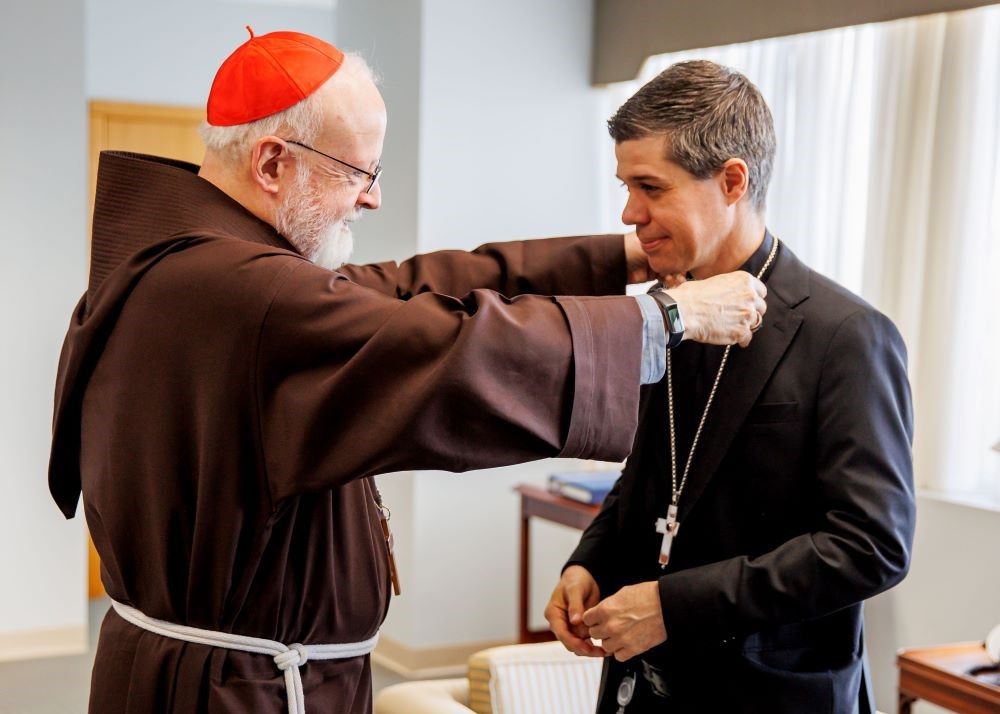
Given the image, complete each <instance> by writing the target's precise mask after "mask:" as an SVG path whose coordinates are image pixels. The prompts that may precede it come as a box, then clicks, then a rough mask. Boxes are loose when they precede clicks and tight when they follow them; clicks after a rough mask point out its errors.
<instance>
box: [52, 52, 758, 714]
mask: <svg viewBox="0 0 1000 714" xmlns="http://www.w3.org/2000/svg"><path fill="white" fill-rule="evenodd" d="M208 124H209V126H208V127H206V129H205V131H204V138H205V142H206V144H207V152H206V155H205V161H204V164H203V166H202V167H201V168H200V170H199V169H198V167H195V166H191V165H187V164H182V163H179V162H174V161H168V160H165V159H158V158H155V157H149V156H139V155H130V154H106V155H104V156H103V157H102V159H101V165H100V171H99V176H98V187H97V199H96V205H95V214H94V230H93V247H92V260H91V279H90V285H89V289H88V291H87V294H86V295H85V296H84V298H83V300H82V301H81V303H80V305H79V306H78V308H77V310H76V312H75V314H74V316H73V318H72V322H71V325H70V328H69V333H68V335H67V337H66V342H65V345H64V348H63V354H62V359H61V362H60V372H59V379H58V384H57V391H56V413H55V425H54V440H53V447H52V457H51V465H50V474H49V478H50V486H51V490H52V493H53V495H54V497H55V499H56V501H57V502H58V504H59V506H60V508H61V509H62V510H63V512H64V513H65V514H66V516H67V517H72V516H73V514H74V512H75V510H76V506H77V501H78V499H79V496H80V492H81V489H82V492H83V502H84V509H85V512H86V516H87V522H88V525H89V527H90V531H91V534H92V536H93V539H94V543H95V545H96V546H97V550H98V552H99V553H100V556H101V565H102V579H103V582H104V584H105V586H106V588H107V591H108V593H109V595H110V596H111V598H112V599H113V609H112V610H111V611H109V612H108V614H107V616H106V618H105V620H104V623H103V626H102V628H101V638H100V643H99V645H98V651H97V657H96V661H95V664H94V673H93V683H92V688H91V700H90V708H91V711H93V712H98V713H100V714H113V713H115V712H137V713H138V712H142V713H143V714H148V713H149V712H156V711H177V712H209V711H211V712H223V711H225V712H277V711H280V710H283V709H285V708H286V707H287V710H288V711H289V712H293V713H295V712H300V713H301V712H303V711H304V710H305V704H304V702H305V701H306V700H308V702H309V704H308V708H309V709H310V710H311V711H317V712H318V711H328V712H338V713H345V712H347V713H363V712H369V711H370V709H371V674H370V665H369V658H368V654H369V653H370V652H371V650H372V647H373V646H374V644H375V640H376V637H377V633H378V629H379V625H380V623H381V622H382V619H383V617H384V616H385V613H386V609H387V607H388V603H389V583H390V580H391V579H394V569H393V567H392V556H391V539H390V538H389V535H388V529H387V524H386V520H385V517H384V515H383V512H384V509H383V506H382V503H381V500H380V498H379V495H378V492H377V490H376V489H375V484H374V481H373V479H372V478H371V477H372V476H373V475H375V474H380V473H386V472H392V471H400V470H410V469H425V468H431V469H445V470H451V471H463V470H467V469H474V468H486V467H492V466H499V465H503V464H513V463H517V462H522V461H526V460H530V459H537V458H542V457H546V456H556V455H563V456H578V457H597V458H603V459H620V458H623V457H624V456H625V454H626V453H627V451H628V449H629V446H630V444H631V442H632V436H633V431H634V428H635V425H636V422H637V409H638V399H639V385H640V382H641V381H651V380H655V379H658V378H659V376H660V374H661V373H662V369H663V362H664V358H665V350H664V347H663V344H664V343H665V342H666V341H667V339H668V337H667V331H666V326H665V319H664V315H665V314H668V313H669V314H670V315H673V316H675V317H676V312H677V305H674V304H673V302H674V301H676V302H677V303H679V306H680V312H681V314H682V315H683V319H685V320H687V327H688V332H686V333H685V335H686V336H689V337H694V338H696V339H702V340H706V341H710V342H715V343H720V344H726V343H732V342H734V341H735V342H739V343H741V344H747V343H748V342H749V340H750V328H751V327H752V326H753V324H754V322H755V321H757V322H759V320H760V317H761V313H762V312H763V310H765V309H766V307H765V305H764V303H763V300H762V295H763V287H762V285H761V284H760V283H759V282H758V281H756V280H754V279H753V278H752V277H751V276H749V275H747V274H745V273H743V274H734V275H729V276H725V277H722V278H719V279H718V280H715V281H708V282H706V283H705V284H702V285H698V286H682V287H681V288H679V289H678V290H676V291H671V293H670V294H669V295H668V294H666V293H659V294H657V296H656V298H655V300H653V299H649V298H647V297H645V296H644V297H643V299H642V300H641V301H637V300H636V299H634V298H631V297H625V296H623V295H620V293H621V292H622V291H623V288H624V284H625V281H626V275H627V273H628V274H630V275H632V276H633V277H634V278H640V277H641V278H645V277H646V274H647V272H648V266H647V264H646V259H645V257H644V256H643V254H642V252H641V250H639V246H638V243H637V242H636V240H635V237H634V236H633V237H632V238H631V242H628V241H627V242H626V243H625V244H624V247H623V242H622V236H620V235H618V236H598V237H585V238H568V239H552V240H548V241H529V242H520V243H510V244H498V245H490V246H485V247H483V248H480V249H478V250H476V251H474V252H472V253H462V252H457V251H448V252H442V253H437V254H432V255H428V256H420V257H416V258H413V259H412V260H410V261H407V262H406V263H404V264H402V265H396V264H393V263H386V264H381V265H374V266H367V267H344V268H341V264H342V263H343V262H344V261H345V260H346V259H347V257H348V254H349V252H350V246H351V233H350V222H351V221H352V220H354V219H355V218H356V217H357V216H358V214H359V213H360V211H361V209H364V208H369V209H375V208H378V207H379V202H380V192H379V185H378V177H379V173H380V171H381V168H380V164H379V156H380V154H381V151H382V141H383V135H384V132H385V124H386V115H385V107H384V105H383V103H382V99H381V97H380V96H379V93H378V91H377V90H376V88H375V85H374V84H373V83H372V81H371V76H370V73H369V72H368V70H367V69H366V67H365V66H364V64H363V62H361V61H360V59H358V58H356V57H345V56H344V55H343V54H342V53H341V52H340V51H339V50H337V49H336V48H335V47H332V46H331V45H329V44H327V43H325V42H322V41H320V40H317V39H316V38H313V37H309V36H307V35H302V34H298V33H288V32H281V33H272V34H270V35H265V36H262V37H256V38H255V37H253V36H252V33H251V39H250V40H249V41H248V42H247V43H245V44H244V45H242V46H241V47H240V48H239V49H237V50H236V52H234V53H233V55H232V56H231V57H229V58H228V59H227V60H226V62H225V63H224V64H223V65H222V67H221V68H220V70H219V72H218V74H217V76H216V79H215V82H214V84H213V87H212V91H211V94H210V96H209V100H208ZM627 256H628V259H627ZM338 268H340V269H339V270H337V271H336V272H331V270H330V269H338ZM614 293H619V295H618V296H613V295H614ZM545 295H583V296H590V297H545ZM450 296H459V297H450ZM600 296H608V297H600ZM658 303H660V304H662V305H663V312H661V310H660V309H658V307H659V306H658ZM675 332H676V331H675ZM671 337H677V335H676V334H675V335H672V336H671ZM671 341H673V340H671Z"/></svg>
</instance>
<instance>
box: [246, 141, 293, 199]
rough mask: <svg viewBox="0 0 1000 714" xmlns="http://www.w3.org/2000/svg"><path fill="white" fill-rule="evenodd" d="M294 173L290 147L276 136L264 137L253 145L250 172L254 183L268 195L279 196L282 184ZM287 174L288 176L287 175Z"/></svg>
mask: <svg viewBox="0 0 1000 714" xmlns="http://www.w3.org/2000/svg"><path fill="white" fill-rule="evenodd" d="M291 171H292V156H291V154H290V152H289V151H288V145H287V144H286V143H285V142H284V141H283V140H282V139H280V138H278V137H276V136H264V137H261V138H260V139H258V140H257V143H255V144H254V145H253V154H252V156H251V159H250V172H251V178H252V179H253V182H254V183H255V184H257V185H258V186H259V187H260V188H261V189H263V190H264V191H265V192H266V193H270V194H277V193H278V191H279V190H280V188H281V182H282V181H283V180H284V181H287V177H288V175H291V174H290V172H291ZM286 174H287V175H286Z"/></svg>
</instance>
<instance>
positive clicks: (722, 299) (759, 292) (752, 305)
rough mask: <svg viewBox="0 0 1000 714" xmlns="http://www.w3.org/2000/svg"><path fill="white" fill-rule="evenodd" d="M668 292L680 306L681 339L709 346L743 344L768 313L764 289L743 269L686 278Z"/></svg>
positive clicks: (760, 283)
mask: <svg viewBox="0 0 1000 714" xmlns="http://www.w3.org/2000/svg"><path fill="white" fill-rule="evenodd" d="M667 292H668V293H669V294H670V297H672V298H673V299H674V300H676V301H677V304H678V306H679V308H680V312H681V320H683V322H684V339H692V340H695V341H696V342H705V343H708V344H710V345H731V344H734V343H735V344H738V345H739V346H740V347H746V346H747V345H749V344H750V340H751V338H752V337H753V330H754V329H756V328H757V327H759V326H760V320H761V319H763V317H764V313H765V312H767V303H765V302H764V298H765V297H767V288H766V287H764V283H762V282H761V281H759V280H758V279H757V278H755V277H754V276H752V275H750V273H746V272H744V271H742V270H741V271H737V272H735V273H726V274H724V275H715V276H713V277H711V278H706V279H705V280H688V281H686V282H684V283H682V284H680V285H678V286H677V287H673V288H670V289H669V290H668V291H667Z"/></svg>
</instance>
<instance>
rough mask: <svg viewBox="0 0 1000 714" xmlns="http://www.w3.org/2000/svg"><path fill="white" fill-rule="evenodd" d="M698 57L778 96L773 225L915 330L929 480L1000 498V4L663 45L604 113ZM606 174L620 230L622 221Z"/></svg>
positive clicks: (922, 470)
mask: <svg viewBox="0 0 1000 714" xmlns="http://www.w3.org/2000/svg"><path fill="white" fill-rule="evenodd" d="M693 58H704V59H711V60H714V61H716V62H719V63H722V64H725V65H728V66H731V67H734V68H736V69H738V70H740V71H741V72H743V73H744V74H746V75H747V76H748V77H749V78H750V79H751V80H752V81H753V82H754V83H756V84H757V86H758V87H760V89H761V91H762V92H763V94H764V96H765V98H766V99H767V101H768V103H769V104H770V106H771V110H772V112H773V114H774V119H775V129H776V132H777V136H778V154H777V158H776V162H775V168H774V175H773V177H772V181H771V186H770V190H769V193H768V208H767V219H768V225H769V226H770V227H771V229H772V230H773V231H774V232H775V233H776V234H777V235H778V236H779V237H781V238H783V239H784V240H785V241H786V242H787V243H788V244H789V245H790V246H791V247H792V248H793V250H795V251H796V253H797V254H798V255H799V256H800V257H801V258H803V259H804V260H805V262H806V263H808V264H809V265H810V266H812V267H813V268H815V269H816V270H818V271H820V272H822V273H825V274H827V275H829V276H830V277H832V278H833V279H835V280H837V281H838V282H840V283H841V284H843V285H845V286H846V287H848V288H849V289H851V290H853V291H854V292H857V293H859V294H860V295H862V296H863V297H865V298H866V299H867V300H869V301H870V302H872V303H873V304H874V305H875V306H876V307H878V308H879V309H880V310H882V311H883V312H885V313H886V314H888V315H889V316H890V317H891V318H892V319H893V320H894V321H895V322H896V324H897V326H898V327H899V328H900V331H901V332H902V333H903V337H904V339H905V340H906V343H907V346H908V347H909V353H910V379H911V382H912V384H913V389H914V400H915V409H916V420H917V431H916V439H915V445H914V457H915V463H916V476H917V485H918V487H920V488H923V489H927V490H932V491H940V492H945V493H947V494H949V495H950V496H956V497H961V498H966V499H968V498H972V499H975V500H977V501H980V502H985V501H989V502H994V503H1000V453H998V452H997V451H995V450H993V449H992V448H991V447H992V446H993V445H994V444H996V443H997V442H998V441H1000V8H998V7H996V6H993V7H986V8H981V9H977V10H971V11H966V12H958V13H949V14H941V15H931V16H927V17H920V18H911V19H907V20H900V21H896V22H891V23H882V24H877V25H865V26H860V27H852V28H844V29H838V30H830V31H826V32H818V33H811V34H807V35H798V36H794V37H784V38H776V39H770V40H763V41H758V42H750V43H745V44H740V45H732V46H727V47H718V48H711V49H706V50H695V51H689V52H679V53H672V54H669V55H661V56H658V57H653V58H650V59H649V60H648V61H647V63H646V66H645V67H644V68H643V71H642V75H641V76H640V78H639V79H638V80H637V81H635V82H628V83H622V84H619V85H613V86H611V87H609V88H608V89H607V90H606V91H605V100H606V101H605V105H604V107H603V112H604V117H603V118H607V117H608V116H610V115H611V114H612V113H613V112H614V111H615V109H617V107H618V106H619V105H620V104H621V103H622V102H623V101H625V99H627V98H628V97H629V96H630V95H631V94H632V93H633V92H635V91H636V90H637V89H638V88H639V87H640V86H641V85H642V83H644V82H645V81H648V80H649V79H651V78H652V77H653V76H655V75H656V74H657V73H658V72H659V71H661V70H662V69H664V68H666V67H667V66H669V65H670V64H673V63H674V62H677V61H681V60H684V59H693ZM605 148H606V153H605V154H604V156H605V158H606V162H607V163H606V170H605V171H604V172H603V173H604V176H607V177H612V176H613V175H614V155H613V151H612V149H613V147H612V146H611V145H610V142H607V146H606V147H605ZM607 186H608V187H607V190H606V191H605V196H606V203H607V210H606V214H607V225H606V226H605V228H606V229H607V230H621V228H622V226H621V223H620V211H621V208H622V206H623V205H624V198H625V196H624V193H623V189H622V188H621V187H620V186H619V185H618V183H617V182H616V181H613V180H612V179H609V180H608V184H607Z"/></svg>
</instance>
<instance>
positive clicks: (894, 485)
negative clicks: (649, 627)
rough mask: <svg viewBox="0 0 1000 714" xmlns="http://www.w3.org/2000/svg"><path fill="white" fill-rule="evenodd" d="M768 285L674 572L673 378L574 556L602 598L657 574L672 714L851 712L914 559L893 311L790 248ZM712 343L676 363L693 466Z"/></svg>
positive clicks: (651, 401)
mask: <svg viewBox="0 0 1000 714" xmlns="http://www.w3.org/2000/svg"><path fill="white" fill-rule="evenodd" d="M768 243H769V241H767V240H766V241H765V244H768ZM767 286H768V296H767V303H768V312H767V316H766V318H765V321H764V327H763V329H761V330H760V332H758V333H757V334H756V336H755V337H754V339H753V341H752V343H751V344H750V346H749V347H748V348H747V349H745V350H741V349H739V348H734V349H733V351H732V353H731V356H730V362H729V364H728V366H727V368H726V373H725V375H724V376H723V379H722V383H721V385H720V387H719V393H718V395H717V397H716V403H715V405H714V406H713V407H712V411H711V412H710V414H709V418H708V421H707V423H706V427H705V432H704V433H703V435H702V437H701V443H700V444H699V446H698V452H697V455H696V456H695V460H694V462H693V466H692V470H691V475H690V477H689V480H688V483H687V485H686V488H685V490H684V493H683V496H682V498H681V501H680V517H679V521H680V524H681V527H680V530H679V533H678V535H677V538H676V539H675V542H674V545H673V552H672V554H671V562H670V565H669V566H668V568H667V569H666V570H665V571H663V570H661V569H660V568H659V566H658V564H657V554H658V552H659V546H660V536H659V534H657V533H656V532H655V529H654V521H655V519H656V518H658V517H663V516H664V515H665V514H666V509H667V505H668V503H669V500H670V455H669V448H670V447H669V440H668V433H669V432H668V423H667V396H666V380H664V381H662V382H661V383H659V384H656V385H650V386H649V387H646V388H644V394H643V395H642V400H641V402H640V412H639V415H640V426H639V430H638V432H637V435H636V440H635V444H634V446H633V450H632V454H631V456H630V457H629V459H628V462H627V465H626V467H625V470H624V472H623V474H622V478H621V479H620V480H619V482H618V484H617V486H616V487H615V490H614V491H613V492H612V493H611V494H610V495H609V497H608V498H607V500H606V501H605V503H604V507H603V509H602V510H601V513H600V515H598V517H597V518H596V520H595V521H594V523H593V524H592V525H591V526H590V528H588V529H587V531H586V532H585V533H584V535H583V537H582V539H581V541H580V544H579V546H578V548H577V550H576V551H575V553H574V554H573V556H572V558H571V560H570V563H577V564H580V565H583V566H584V567H586V568H587V569H588V570H589V571H590V572H591V573H592V574H593V575H594V576H595V578H596V579H597V581H598V583H599V585H600V588H601V594H602V597H607V596H609V595H611V594H613V593H614V592H616V591H617V590H618V589H619V588H621V587H622V586H624V585H628V584H633V583H637V582H643V581H649V580H656V579H658V580H659V586H660V597H661V601H662V605H663V617H664V622H665V624H666V629H667V633H668V637H667V641H666V642H665V643H664V644H663V645H661V646H659V647H657V648H655V649H653V650H651V651H650V652H648V653H646V654H645V655H643V657H644V658H645V659H646V660H647V661H649V662H651V663H653V664H654V665H656V666H657V667H659V668H661V669H662V670H663V671H664V672H665V673H666V678H667V685H668V687H669V689H670V691H671V693H672V696H673V697H674V699H675V700H676V708H675V707H671V709H670V711H699V712H701V711H708V712H714V711H726V712H768V713H769V714H774V713H776V712H817V713H818V712H837V713H840V712H844V713H845V714H851V713H852V712H854V711H856V707H857V706H858V702H859V691H860V690H861V689H862V687H863V684H862V659H863V641H862V601H863V600H865V599H866V598H869V597H871V596H873V595H875V594H876V593H879V592H881V591H883V590H886V589H888V588H890V587H892V586H893V585H895V584H896V583H898V582H899V581H900V580H901V579H902V578H903V577H904V575H905V574H906V571H907V567H908V563H909V558H910V547H911V543H912V537H913V527H914V517H915V514H914V498H913V483H912V461H911V448H910V447H911V441H912V413H911V400H910V388H909V383H908V381H907V376H906V349H905V346H904V345H903V341H902V339H901V338H900V336H899V333H898V332H897V330H896V328H895V326H894V325H893V324H892V322H890V321H889V319H888V318H886V317H885V316H884V315H882V314H881V313H879V312H878V311H876V310H875V309H874V308H872V307H871V306H870V305H868V304H867V303H865V302H864V301H862V300H861V299H860V298H858V297H856V296H855V295H853V294H851V293H850V292H848V291H847V290H845V289H844V288H842V287H840V286H839V285H836V284H835V283H833V282H832V281H830V280H829V279H827V278H825V277H823V276H821V275H819V274H817V273H815V272H813V271H812V270H810V269H809V268H808V267H806V266H805V265H804V264H803V263H802V262H800V261H799V260H798V259H797V258H796V257H795V255H794V254H793V253H792V252H791V251H790V250H789V249H788V248H787V247H786V246H784V245H782V246H781V248H780V250H779V253H778V257H777V259H776V262H775V265H774V266H773V267H772V269H771V271H770V275H769V276H767ZM695 349H699V350H702V353H700V354H699V355H697V357H698V359H697V360H695V361H694V362H692V360H690V359H688V360H687V361H685V359H684V354H683V351H684V350H695ZM715 349H716V348H703V347H700V346H697V345H690V346H689V343H684V344H683V345H681V347H679V348H678V350H677V352H676V353H675V354H674V359H675V362H674V384H675V401H678V402H683V403H678V409H679V411H680V412H683V410H684V408H685V407H688V417H689V418H688V419H687V422H686V424H684V426H685V429H681V433H680V434H679V436H680V444H681V445H680V446H679V448H678V465H679V468H681V469H683V464H684V462H685V460H686V458H687V453H688V448H689V445H690V439H691V434H692V432H693V428H694V425H695V424H696V423H697V419H698V417H699V416H700V412H701V409H702V408H703V406H704V403H705V401H704V399H705V396H706V394H705V392H707V388H703V389H702V390H701V392H698V390H697V389H694V387H695V386H697V384H698V383H699V381H701V382H704V381H705V379H704V378H705V375H704V374H699V364H702V365H703V364H704V362H705V361H706V360H707V361H708V362H709V363H710V368H709V369H708V370H705V369H703V368H702V369H701V372H706V371H707V373H708V385H710V383H711V379H710V378H711V377H713V376H714V368H715V366H717V364H718V360H719V358H720V355H721V353H719V352H718V351H715V352H713V350H715ZM720 349H721V348H720ZM696 392H697V393H696ZM691 401H694V402H696V404H694V405H693V406H694V408H693V411H692V410H691V409H690V407H691V406H692V405H691V404H687V402H691ZM629 664H631V665H632V666H633V667H634V666H636V665H638V664H639V663H638V662H631V663H629ZM622 669H623V668H622V666H621V665H619V664H618V663H617V662H615V660H614V659H609V660H608V663H607V665H606V671H605V680H606V685H605V687H604V689H605V692H604V694H603V695H602V704H601V705H600V708H599V710H600V711H601V712H604V711H610V712H614V711H617V705H614V704H612V702H613V700H614V693H615V689H616V687H617V683H618V681H619V679H620V676H621V675H620V671H621V670H622ZM863 710H864V709H863V708H862V711H863ZM640 711H642V710H641V709H640Z"/></svg>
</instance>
